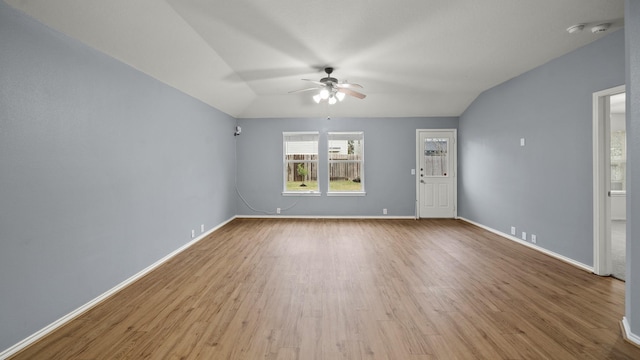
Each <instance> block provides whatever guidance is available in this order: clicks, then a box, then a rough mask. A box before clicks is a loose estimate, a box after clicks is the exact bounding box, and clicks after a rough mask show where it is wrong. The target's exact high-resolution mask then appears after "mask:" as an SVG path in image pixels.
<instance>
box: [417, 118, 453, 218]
mask: <svg viewBox="0 0 640 360" xmlns="http://www.w3.org/2000/svg"><path fill="white" fill-rule="evenodd" d="M416 140H417V146H416V148H417V150H418V154H417V159H418V164H417V166H418V168H417V176H416V177H417V186H416V189H417V195H418V201H417V202H418V204H417V217H419V218H454V217H456V215H457V214H456V195H457V189H456V186H457V181H456V172H455V170H456V130H455V129H453V130H418V131H417V136H416Z"/></svg>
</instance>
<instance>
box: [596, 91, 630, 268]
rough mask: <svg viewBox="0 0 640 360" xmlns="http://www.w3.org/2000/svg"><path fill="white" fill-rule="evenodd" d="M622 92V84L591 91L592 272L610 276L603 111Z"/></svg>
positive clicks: (605, 131) (605, 130)
mask: <svg viewBox="0 0 640 360" xmlns="http://www.w3.org/2000/svg"><path fill="white" fill-rule="evenodd" d="M622 92H625V86H624V85H620V86H616V87H613V88H610V89H606V90H602V91H598V92H595V93H593V122H592V129H593V132H592V133H593V136H592V142H593V143H592V144H593V145H592V149H593V272H594V273H595V274H597V275H601V276H607V275H611V248H610V244H609V241H608V233H609V232H610V229H609V223H608V222H607V221H606V217H607V216H609V215H608V213H609V211H610V210H609V209H607V199H606V196H607V195H606V192H607V183H606V181H605V180H604V179H605V176H606V174H607V173H608V172H609V170H608V169H606V167H605V164H606V162H605V160H606V159H604V158H603V156H602V154H604V153H605V151H604V150H605V146H606V144H607V143H608V142H607V141H606V139H605V137H606V135H607V134H608V131H607V129H606V128H605V121H604V119H605V116H606V114H605V112H606V111H608V109H609V106H608V104H606V103H605V101H606V100H607V99H608V97H609V96H611V95H615V94H619V93H622Z"/></svg>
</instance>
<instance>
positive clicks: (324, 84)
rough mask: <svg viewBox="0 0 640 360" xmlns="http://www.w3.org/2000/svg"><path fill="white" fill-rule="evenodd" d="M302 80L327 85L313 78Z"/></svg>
mask: <svg viewBox="0 0 640 360" xmlns="http://www.w3.org/2000/svg"><path fill="white" fill-rule="evenodd" d="M302 80H303V81H309V82H312V83H314V84H318V85H322V86H325V84H324V83H322V82H320V81H316V80H311V79H302Z"/></svg>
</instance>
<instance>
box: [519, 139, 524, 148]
mask: <svg viewBox="0 0 640 360" xmlns="http://www.w3.org/2000/svg"><path fill="white" fill-rule="evenodd" d="M520 146H524V138H520Z"/></svg>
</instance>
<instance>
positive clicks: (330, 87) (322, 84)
mask: <svg viewBox="0 0 640 360" xmlns="http://www.w3.org/2000/svg"><path fill="white" fill-rule="evenodd" d="M324 71H325V72H326V73H327V76H326V77H323V78H322V79H320V81H315V80H310V79H302V80H304V81H310V82H312V83H314V84H316V85H318V87H314V88H308V89H301V90H295V91H290V92H289V93H297V92H303V91H310V90H319V92H318V93H316V94H315V95H313V97H312V99H313V101H315V103H316V104H319V103H320V102H322V101H326V102H327V103H328V104H329V105H334V104H336V103H337V102H339V101H342V100H344V98H345V97H346V95H350V96H353V97H356V98H358V99H364V98H365V97H366V96H367V95H365V94H363V93H360V92H358V91H355V90H352V89H351V88H362V85H359V84H351V83H349V82H346V81H344V82H340V81H338V79H336V78H334V77H331V73H333V68H332V67H327V68H325V69H324Z"/></svg>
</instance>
